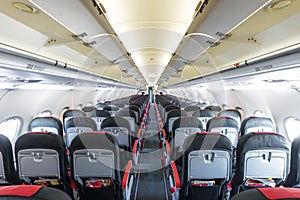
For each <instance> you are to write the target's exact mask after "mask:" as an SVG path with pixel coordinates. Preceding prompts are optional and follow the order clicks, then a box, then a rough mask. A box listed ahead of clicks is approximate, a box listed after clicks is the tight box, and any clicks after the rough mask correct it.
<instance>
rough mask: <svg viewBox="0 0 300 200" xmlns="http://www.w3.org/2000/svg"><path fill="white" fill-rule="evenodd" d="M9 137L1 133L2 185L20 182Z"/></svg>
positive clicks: (0, 161)
mask: <svg viewBox="0 0 300 200" xmlns="http://www.w3.org/2000/svg"><path fill="white" fill-rule="evenodd" d="M18 183H19V181H18V178H17V176H16V170H15V167H14V161H13V152H12V146H11V143H10V141H9V139H8V138H7V137H6V136H5V135H2V134H0V185H9V184H18Z"/></svg>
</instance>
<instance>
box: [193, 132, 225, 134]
mask: <svg viewBox="0 0 300 200" xmlns="http://www.w3.org/2000/svg"><path fill="white" fill-rule="evenodd" d="M197 134H198V135H209V134H214V135H219V134H220V133H219V132H197Z"/></svg>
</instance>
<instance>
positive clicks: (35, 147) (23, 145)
mask: <svg viewBox="0 0 300 200" xmlns="http://www.w3.org/2000/svg"><path fill="white" fill-rule="evenodd" d="M15 157H16V164H17V172H18V175H19V178H20V180H21V181H22V182H23V183H24V184H32V185H47V186H51V187H54V188H58V189H60V190H63V191H65V192H67V193H68V194H71V188H70V180H69V176H68V172H67V156H66V146H65V143H64V140H63V138H62V137H61V136H59V135H57V134H54V133H50V132H29V133H26V134H23V135H21V136H20V137H19V138H18V139H17V141H16V143H15Z"/></svg>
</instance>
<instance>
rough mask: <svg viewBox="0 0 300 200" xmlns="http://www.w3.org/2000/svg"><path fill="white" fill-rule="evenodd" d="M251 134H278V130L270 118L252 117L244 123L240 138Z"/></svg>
mask: <svg viewBox="0 0 300 200" xmlns="http://www.w3.org/2000/svg"><path fill="white" fill-rule="evenodd" d="M251 132H276V130H275V126H274V124H273V122H272V120H271V119H270V118H265V117H254V116H251V117H248V118H246V119H244V120H243V121H242V123H241V128H240V136H243V135H245V134H247V133H251Z"/></svg>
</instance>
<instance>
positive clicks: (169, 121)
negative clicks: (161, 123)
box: [165, 109, 188, 133]
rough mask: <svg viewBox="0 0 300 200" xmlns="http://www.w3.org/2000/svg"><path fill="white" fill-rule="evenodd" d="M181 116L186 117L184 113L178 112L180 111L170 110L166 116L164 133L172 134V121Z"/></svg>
mask: <svg viewBox="0 0 300 200" xmlns="http://www.w3.org/2000/svg"><path fill="white" fill-rule="evenodd" d="M183 116H188V114H187V112H186V111H184V110H180V109H174V110H171V111H170V112H169V113H168V115H167V122H166V125H165V128H166V131H167V132H168V133H172V127H173V124H174V121H175V120H176V119H178V118H180V117H183Z"/></svg>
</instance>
